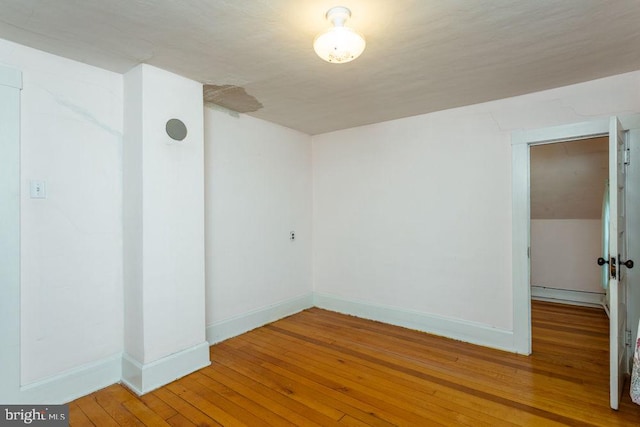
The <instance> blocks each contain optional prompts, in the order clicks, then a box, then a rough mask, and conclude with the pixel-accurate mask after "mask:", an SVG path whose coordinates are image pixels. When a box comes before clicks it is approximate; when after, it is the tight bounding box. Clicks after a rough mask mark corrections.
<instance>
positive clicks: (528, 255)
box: [527, 246, 531, 258]
mask: <svg viewBox="0 0 640 427" xmlns="http://www.w3.org/2000/svg"><path fill="white" fill-rule="evenodd" d="M527 258H531V246H528V247H527Z"/></svg>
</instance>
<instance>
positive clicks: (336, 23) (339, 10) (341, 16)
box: [313, 6, 366, 64]
mask: <svg viewBox="0 0 640 427" xmlns="http://www.w3.org/2000/svg"><path fill="white" fill-rule="evenodd" d="M350 17H351V11H350V10H349V9H347V8H346V7H342V6H337V7H332V8H331V9H329V10H328V11H327V14H326V18H327V20H328V21H329V22H331V23H332V24H333V27H332V28H329V29H328V30H326V31H325V32H323V33H321V34H318V36H317V37H316V39H315V40H314V41H313V49H314V50H315V51H316V53H317V54H318V56H319V57H320V58H322V59H324V60H325V61H327V62H331V63H332V64H344V63H345V62H350V61H353V60H354V59H356V58H357V57H358V56H360V54H361V53H362V52H363V51H364V48H365V46H366V42H365V41H364V37H362V36H361V35H360V34H358V33H357V32H355V31H354V30H352V29H351V28H349V27H345V26H344V23H345V22H347V19H349V18H350Z"/></svg>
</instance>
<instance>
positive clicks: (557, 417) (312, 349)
mask: <svg viewBox="0 0 640 427" xmlns="http://www.w3.org/2000/svg"><path fill="white" fill-rule="evenodd" d="M532 319H533V320H532V322H533V355H532V356H530V357H526V356H518V355H514V354H510V353H506V352H501V351H497V350H491V349H487V348H483V347H478V346H474V345H470V344H464V343H460V342H457V341H453V340H449V339H445V338H441V337H435V336H432V335H428V334H424V333H420V332H416V331H411V330H407V329H403V328H399V327H395V326H389V325H385V324H382V323H377V322H372V321H367V320H362V319H358V318H355V317H350V316H345V315H341V314H337V313H333V312H328V311H324V310H320V309H317V308H313V309H310V310H306V311H304V312H302V313H299V314H296V315H294V316H291V317H288V318H286V319H282V320H280V321H277V322H275V323H272V324H270V325H267V326H264V327H262V328H259V329H256V330H254V331H251V332H249V333H246V334H244V335H241V336H239V337H236V338H233V339H230V340H227V341H225V342H223V343H221V344H217V345H215V346H212V347H211V360H212V365H211V366H210V367H207V368H205V369H201V370H200V371H198V372H195V373H193V374H191V375H188V376H187V377H184V378H182V379H180V380H178V381H175V382H173V383H171V384H169V385H167V386H165V387H162V388H160V389H158V390H156V391H153V392H151V393H149V394H147V395H145V396H142V397H137V396H135V395H134V394H133V393H131V392H130V391H128V390H127V389H126V388H124V387H122V386H120V385H113V386H110V387H108V388H106V389H103V390H100V391H98V392H95V393H92V394H90V395H88V396H85V397H82V398H80V399H78V400H75V401H73V402H71V403H70V418H71V425H72V426H91V425H95V426H100V427H102V426H130V425H132V426H133V425H146V426H167V425H170V426H194V425H195V426H219V425H223V426H239V425H247V426H261V425H279V426H280V425H282V426H285V425H288V426H317V425H321V426H327V425H336V426H392V425H404V426H432V425H433V426H435V425H468V426H503V425H504V426H507V425H508V426H514V425H516V426H554V425H573V426H590V425H596V426H632V425H640V406H637V405H634V404H633V403H632V402H631V400H630V398H629V396H628V392H627V393H625V395H624V398H623V402H622V405H621V408H620V410H619V411H617V412H616V411H613V410H611V409H609V404H608V402H609V400H608V329H607V328H608V320H607V317H606V315H605V314H604V312H603V311H602V310H598V309H591V308H582V307H572V306H565V305H556V304H550V303H542V302H533V304H532Z"/></svg>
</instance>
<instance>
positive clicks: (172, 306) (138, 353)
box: [124, 65, 208, 364]
mask: <svg viewBox="0 0 640 427" xmlns="http://www.w3.org/2000/svg"><path fill="white" fill-rule="evenodd" d="M202 108H203V107H202V85H201V84H200V83H198V82H194V81H192V80H189V79H186V78H183V77H181V76H178V75H175V74H173V73H169V72H167V71H164V70H161V69H158V68H155V67H151V66H148V65H140V66H138V67H136V68H135V69H133V70H132V71H130V72H129V73H127V74H126V75H125V157H124V158H125V168H124V177H125V184H126V191H125V199H124V200H125V209H124V212H125V221H124V239H125V249H124V253H125V319H126V323H125V343H126V352H127V354H128V355H129V356H131V357H133V358H134V360H136V361H137V362H138V363H140V364H148V363H151V362H154V361H157V360H159V359H162V358H164V357H167V356H169V355H171V354H174V353H177V352H179V351H182V350H185V349H188V348H191V347H193V346H196V345H200V344H202V343H203V342H204V341H205V317H204V313H205V310H204V304H205V302H204V295H205V287H204V283H205V282H204V162H203V118H202ZM172 118H178V119H180V120H182V121H183V122H184V123H185V125H186V127H187V137H186V138H185V139H184V140H183V141H180V142H177V141H174V140H172V139H171V138H169V136H168V135H167V133H166V131H165V124H166V122H167V121H168V120H169V119H172ZM207 356H208V353H207ZM207 361H208V357H207Z"/></svg>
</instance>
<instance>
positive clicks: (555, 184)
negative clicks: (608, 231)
mask: <svg viewBox="0 0 640 427" xmlns="http://www.w3.org/2000/svg"><path fill="white" fill-rule="evenodd" d="M608 150H609V138H608V137H601V138H592V139H585V140H580V141H571V142H563V143H557V144H546V145H535V146H533V147H531V157H530V159H531V219H601V218H602V198H603V195H604V189H605V181H606V179H607V178H608V175H609V151H608Z"/></svg>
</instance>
